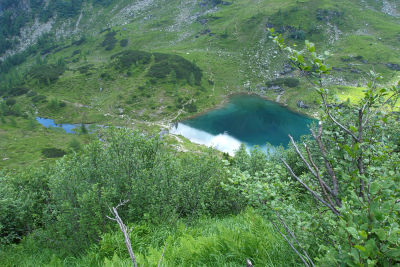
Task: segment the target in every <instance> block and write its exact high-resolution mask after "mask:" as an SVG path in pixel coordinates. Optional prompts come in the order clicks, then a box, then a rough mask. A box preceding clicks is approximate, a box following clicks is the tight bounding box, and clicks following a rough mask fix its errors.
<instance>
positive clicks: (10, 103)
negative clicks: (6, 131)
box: [6, 98, 17, 107]
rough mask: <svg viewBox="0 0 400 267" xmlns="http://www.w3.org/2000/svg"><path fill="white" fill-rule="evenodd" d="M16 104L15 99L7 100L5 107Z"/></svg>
mask: <svg viewBox="0 0 400 267" xmlns="http://www.w3.org/2000/svg"><path fill="white" fill-rule="evenodd" d="M16 103H17V100H16V99H15V98H7V100H6V104H7V106H10V107H11V106H14V105H15V104H16Z"/></svg>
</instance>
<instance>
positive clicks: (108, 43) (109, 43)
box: [101, 31, 117, 51]
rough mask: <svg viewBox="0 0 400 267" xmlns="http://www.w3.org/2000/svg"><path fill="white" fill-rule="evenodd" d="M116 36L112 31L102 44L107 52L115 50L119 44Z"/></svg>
mask: <svg viewBox="0 0 400 267" xmlns="http://www.w3.org/2000/svg"><path fill="white" fill-rule="evenodd" d="M116 34H117V33H116V32H115V31H110V32H108V33H106V35H105V36H104V41H103V42H102V43H101V46H102V47H105V49H106V50H107V51H110V50H113V49H114V47H115V45H116V44H117V39H116V38H115V35H116Z"/></svg>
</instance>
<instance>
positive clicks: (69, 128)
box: [36, 117, 92, 134]
mask: <svg viewBox="0 0 400 267" xmlns="http://www.w3.org/2000/svg"><path fill="white" fill-rule="evenodd" d="M36 121H37V122H38V123H40V124H41V125H43V126H44V127H46V128H50V127H54V128H62V129H64V131H65V132H66V133H72V134H75V133H76V132H75V129H77V128H80V127H81V126H82V125H81V124H68V123H60V124H57V123H55V122H54V120H52V119H46V118H41V117H36ZM90 126H91V124H85V127H86V128H88V127H90ZM89 132H92V131H89Z"/></svg>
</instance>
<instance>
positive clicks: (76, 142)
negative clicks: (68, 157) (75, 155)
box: [69, 138, 82, 152]
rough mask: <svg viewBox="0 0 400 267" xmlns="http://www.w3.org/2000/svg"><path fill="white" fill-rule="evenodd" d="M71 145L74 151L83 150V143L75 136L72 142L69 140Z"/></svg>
mask: <svg viewBox="0 0 400 267" xmlns="http://www.w3.org/2000/svg"><path fill="white" fill-rule="evenodd" d="M69 147H70V148H71V149H72V151H74V152H79V151H81V150H82V145H81V143H80V142H79V140H78V139H77V138H74V139H72V140H71V142H69Z"/></svg>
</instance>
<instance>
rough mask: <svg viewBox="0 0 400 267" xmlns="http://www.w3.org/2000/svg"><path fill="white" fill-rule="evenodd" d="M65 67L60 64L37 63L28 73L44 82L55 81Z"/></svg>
mask: <svg viewBox="0 0 400 267" xmlns="http://www.w3.org/2000/svg"><path fill="white" fill-rule="evenodd" d="M65 70H66V68H65V66H62V65H38V66H35V67H33V68H32V69H31V70H30V72H29V75H30V76H31V77H32V78H34V79H37V80H38V81H39V82H41V83H44V84H50V83H53V82H55V81H56V80H57V79H58V78H59V77H60V76H61V75H62V74H63V73H64V72H65Z"/></svg>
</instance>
